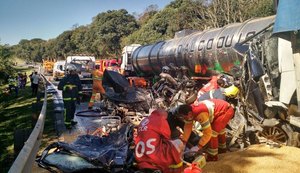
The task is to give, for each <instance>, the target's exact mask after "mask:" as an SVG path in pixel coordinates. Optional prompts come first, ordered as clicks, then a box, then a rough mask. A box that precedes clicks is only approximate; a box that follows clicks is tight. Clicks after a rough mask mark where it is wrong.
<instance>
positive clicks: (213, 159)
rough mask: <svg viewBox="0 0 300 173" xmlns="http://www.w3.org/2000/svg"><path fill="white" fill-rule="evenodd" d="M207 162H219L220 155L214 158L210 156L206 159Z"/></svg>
mask: <svg viewBox="0 0 300 173" xmlns="http://www.w3.org/2000/svg"><path fill="white" fill-rule="evenodd" d="M206 161H208V162H215V161H218V155H215V156H213V155H210V154H208V155H207V158H206Z"/></svg>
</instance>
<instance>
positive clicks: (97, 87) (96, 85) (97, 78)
mask: <svg viewBox="0 0 300 173" xmlns="http://www.w3.org/2000/svg"><path fill="white" fill-rule="evenodd" d="M92 76H93V92H92V96H91V99H90V102H89V105H88V108H89V109H92V108H93V106H94V102H95V98H96V94H97V93H100V94H101V95H102V96H103V94H105V90H104V88H103V86H102V79H103V71H102V70H101V69H94V70H93V72H92Z"/></svg>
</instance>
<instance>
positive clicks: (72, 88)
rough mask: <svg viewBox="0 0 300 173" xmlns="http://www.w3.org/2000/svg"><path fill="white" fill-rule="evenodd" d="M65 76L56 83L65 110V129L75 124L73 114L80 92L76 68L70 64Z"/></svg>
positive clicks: (80, 87)
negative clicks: (61, 95)
mask: <svg viewBox="0 0 300 173" xmlns="http://www.w3.org/2000/svg"><path fill="white" fill-rule="evenodd" d="M66 70H67V74H66V76H65V77H64V78H62V79H61V81H60V82H59V83H58V87H57V88H58V89H59V90H62V94H63V100H64V108H65V124H66V126H67V128H69V127H70V125H75V124H77V122H76V121H74V114H75V110H76V102H79V101H80V100H79V92H80V91H81V90H82V86H81V81H80V78H79V76H78V74H77V72H76V67H75V66H74V65H72V64H70V65H68V66H67V68H66Z"/></svg>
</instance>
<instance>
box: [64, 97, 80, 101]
mask: <svg viewBox="0 0 300 173" xmlns="http://www.w3.org/2000/svg"><path fill="white" fill-rule="evenodd" d="M70 100H77V98H70V97H68V98H64V101H70Z"/></svg>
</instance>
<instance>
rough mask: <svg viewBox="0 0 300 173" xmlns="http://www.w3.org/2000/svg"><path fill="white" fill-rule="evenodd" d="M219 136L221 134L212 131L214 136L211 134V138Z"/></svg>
mask: <svg viewBox="0 0 300 173" xmlns="http://www.w3.org/2000/svg"><path fill="white" fill-rule="evenodd" d="M218 135H219V133H218V132H216V131H214V130H213V131H212V134H211V137H215V138H216V137H217V136H218Z"/></svg>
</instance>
